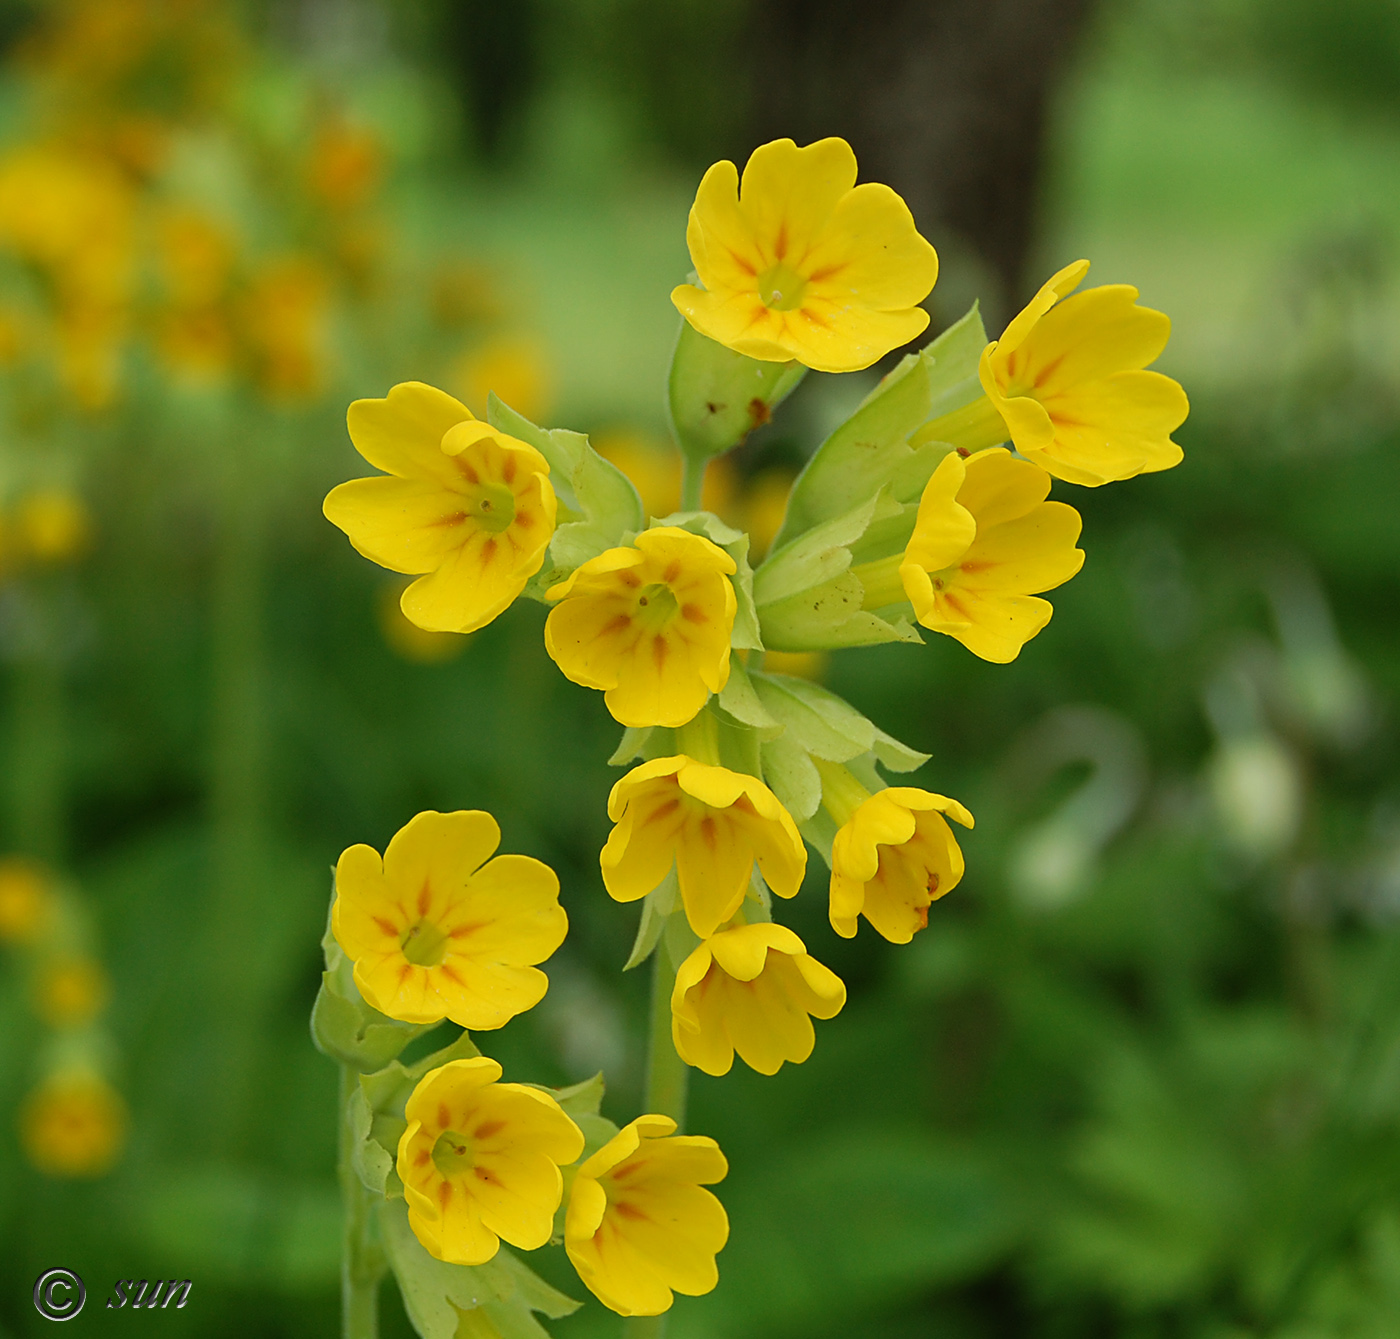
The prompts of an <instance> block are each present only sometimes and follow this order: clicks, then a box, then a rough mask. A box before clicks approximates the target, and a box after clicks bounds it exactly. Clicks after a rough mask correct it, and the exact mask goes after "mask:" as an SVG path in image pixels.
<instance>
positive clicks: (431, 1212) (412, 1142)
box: [398, 1056, 583, 1265]
mask: <svg viewBox="0 0 1400 1339" xmlns="http://www.w3.org/2000/svg"><path fill="white" fill-rule="evenodd" d="M500 1077H501V1067H500V1065H498V1064H497V1063H496V1062H495V1061H494V1060H488V1059H487V1058H486V1057H485V1056H478V1057H477V1058H476V1059H474V1060H453V1061H451V1062H450V1063H448V1064H446V1065H442V1066H441V1067H440V1068H438V1069H435V1070H432V1071H431V1072H430V1073H429V1074H428V1075H427V1076H426V1077H425V1078H424V1079H423V1080H422V1082H420V1083H419V1085H418V1086H417V1087H416V1088H415V1089H414V1090H413V1095H412V1096H411V1097H410V1098H409V1099H408V1105H407V1108H406V1109H405V1111H404V1115H405V1117H406V1118H407V1120H408V1128H407V1129H406V1130H405V1131H404V1132H403V1135H402V1137H401V1138H400V1139H399V1158H398V1169H399V1176H400V1178H401V1179H402V1181H403V1187H404V1198H405V1199H406V1200H407V1201H408V1223H409V1226H410V1227H411V1228H412V1229H413V1234H414V1236H416V1237H417V1238H418V1240H419V1241H420V1242H422V1244H423V1247H424V1249H425V1250H427V1251H428V1252H429V1254H431V1255H434V1256H436V1257H437V1258H438V1259H439V1260H446V1261H448V1262H449V1263H451V1264H454V1265H482V1264H485V1263H486V1261H488V1260H490V1259H491V1258H492V1257H493V1256H494V1255H495V1254H496V1252H497V1251H498V1250H499V1249H500V1245H501V1240H502V1239H504V1240H506V1241H508V1242H509V1243H510V1244H511V1245H512V1246H518V1247H520V1248H521V1249H522V1250H526V1251H533V1250H535V1249H536V1248H538V1247H540V1246H543V1245H544V1244H545V1243H546V1242H547V1241H548V1240H549V1238H550V1234H551V1233H552V1231H553V1228H554V1212H555V1210H556V1209H558V1207H559V1201H560V1200H561V1199H562V1198H563V1193H564V1178H563V1176H562V1174H561V1173H560V1171H559V1168H560V1167H561V1166H567V1165H568V1164H569V1163H571V1162H573V1161H574V1160H575V1159H576V1158H577V1157H578V1156H579V1154H581V1153H582V1152H583V1133H582V1131H580V1129H579V1128H578V1126H577V1125H575V1124H574V1123H573V1121H572V1120H570V1119H569V1117H568V1116H567V1115H565V1113H564V1111H563V1110H562V1109H561V1108H560V1106H559V1104H558V1103H557V1102H556V1101H555V1100H554V1099H553V1098H552V1097H550V1096H549V1094H548V1093H544V1092H541V1091H540V1090H539V1089H538V1088H527V1087H526V1086H525V1085H524V1084H520V1083H498V1082H497V1080H498V1079H499V1078H500Z"/></svg>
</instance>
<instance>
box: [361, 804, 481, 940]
mask: <svg viewBox="0 0 1400 1339" xmlns="http://www.w3.org/2000/svg"><path fill="white" fill-rule="evenodd" d="M500 844H501V829H500V825H499V824H498V823H497V822H496V820H495V819H494V818H492V817H491V815H490V814H488V813H486V812H485V811H484V810H481V809H458V810H456V811H455V812H453V813H449V814H440V813H438V812H437V811H436V810H432V809H430V810H427V811H426V812H424V813H421V814H418V815H417V816H415V817H414V818H412V819H410V820H409V821H408V822H407V823H406V824H405V825H404V826H403V827H402V828H400V829H399V830H398V832H396V833H395V834H394V836H393V837H392V838H391V839H390V841H389V845H388V848H387V849H386V850H385V852H384V875H385V878H386V879H387V880H388V882H389V885H390V886H391V887H392V888H393V889H394V890H395V891H396V892H397V893H398V894H399V895H400V896H403V897H406V898H409V899H412V904H413V905H415V906H418V907H419V915H426V914H427V911H428V909H429V906H430V905H431V904H430V903H428V902H422V903H420V902H419V899H420V898H421V896H422V894H423V891H424V889H427V890H429V893H430V895H432V894H440V892H441V891H444V890H446V889H449V888H450V889H453V890H454V891H455V890H456V889H458V888H460V887H461V886H462V884H464V883H465V882H466V880H467V879H468V878H469V877H470V876H471V875H472V874H473V873H475V871H476V870H477V869H478V868H479V867H480V866H481V865H482V864H483V863H484V862H485V861H486V860H487V859H488V858H489V857H490V855H491V854H492V852H493V851H495V849H496V847H498V846H499V845H500Z"/></svg>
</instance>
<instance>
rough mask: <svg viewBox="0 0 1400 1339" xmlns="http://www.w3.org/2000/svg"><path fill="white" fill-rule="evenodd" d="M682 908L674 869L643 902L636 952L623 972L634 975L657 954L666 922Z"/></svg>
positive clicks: (624, 965) (672, 867)
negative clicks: (633, 970)
mask: <svg viewBox="0 0 1400 1339" xmlns="http://www.w3.org/2000/svg"><path fill="white" fill-rule="evenodd" d="M680 904H681V887H680V884H679V883H678V882H677V880H676V867H675V865H672V866H671V868H670V870H669V871H668V872H667V874H666V877H665V878H664V879H662V880H661V882H660V883H658V884H657V885H656V887H655V888H653V889H652V890H651V892H649V893H648V894H647V895H646V896H645V897H644V898H642V919H641V920H640V921H639V922H638V924H637V937H636V939H635V940H633V941H632V952H631V953H630V954H628V956H627V961H626V962H625V963H624V964H623V966H622V970H623V971H624V972H630V971H631V970H632V969H633V968H634V967H640V966H641V965H642V964H643V963H644V962H645V961H646V960H647V959H648V958H649V957H651V955H652V952H653V951H654V950H655V948H656V946H657V944H658V943H659V942H660V940H661V932H662V930H664V929H665V928H666V920H667V918H668V917H669V916H670V915H671V913H672V912H673V911H675V910H676V908H677V907H679V906H680Z"/></svg>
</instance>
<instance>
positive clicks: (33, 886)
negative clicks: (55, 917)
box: [0, 856, 53, 943]
mask: <svg viewBox="0 0 1400 1339" xmlns="http://www.w3.org/2000/svg"><path fill="white" fill-rule="evenodd" d="M52 902H53V894H52V889H51V887H50V883H49V879H48V877H47V876H46V875H45V874H44V872H43V871H42V870H41V869H39V868H38V867H37V866H36V865H34V864H32V863H31V862H29V861H28V860H23V859H20V858H18V857H15V856H10V857H8V858H6V859H4V860H0V941H5V940H8V941H9V942H11V943H27V942H29V941H30V940H32V939H33V938H34V937H35V936H36V935H37V934H38V933H39V931H40V930H41V929H42V928H43V925H44V921H45V919H46V918H47V917H48V914H49V910H50V907H51V905H52Z"/></svg>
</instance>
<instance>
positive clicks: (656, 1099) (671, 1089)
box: [622, 935, 690, 1339]
mask: <svg viewBox="0 0 1400 1339" xmlns="http://www.w3.org/2000/svg"><path fill="white" fill-rule="evenodd" d="M653 957H654V961H653V964H652V975H651V1026H650V1034H649V1037H648V1043H647V1093H646V1111H647V1114H648V1115H659V1116H670V1118H671V1119H672V1120H673V1121H675V1122H676V1132H677V1133H678V1134H683V1133H684V1132H685V1099H686V1090H687V1089H688V1088H689V1086H690V1067H689V1066H688V1065H687V1064H686V1063H685V1061H684V1060H682V1059H681V1058H680V1056H679V1055H677V1054H676V1048H675V1044H674V1043H673V1042H672V1041H671V991H672V990H673V989H674V987H675V984H676V966H675V963H673V962H672V961H671V952H670V949H668V948H667V946H666V936H665V935H662V937H661V942H660V943H659V944H657V946H656V952H655V954H654V955H653ZM622 1333H623V1335H624V1336H625V1339H665V1335H666V1315H665V1313H663V1314H662V1315H660V1316H630V1317H629V1318H628V1319H627V1320H625V1321H624V1322H623V1325H622Z"/></svg>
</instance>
